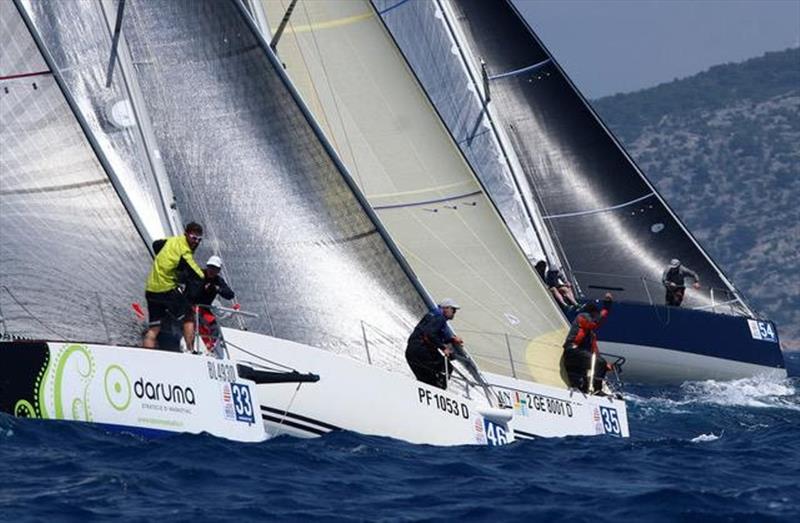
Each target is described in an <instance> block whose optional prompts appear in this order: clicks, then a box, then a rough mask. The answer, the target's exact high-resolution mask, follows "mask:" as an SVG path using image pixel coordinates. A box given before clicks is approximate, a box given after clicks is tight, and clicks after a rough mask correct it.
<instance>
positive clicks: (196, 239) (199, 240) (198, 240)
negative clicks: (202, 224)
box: [189, 234, 203, 242]
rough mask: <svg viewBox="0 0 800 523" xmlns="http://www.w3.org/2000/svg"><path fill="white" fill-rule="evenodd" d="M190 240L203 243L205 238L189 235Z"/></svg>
mask: <svg viewBox="0 0 800 523" xmlns="http://www.w3.org/2000/svg"><path fill="white" fill-rule="evenodd" d="M189 239H190V240H193V241H196V242H201V241H203V237H202V236H198V235H196V234H190V235H189Z"/></svg>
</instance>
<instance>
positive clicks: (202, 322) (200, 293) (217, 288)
mask: <svg viewBox="0 0 800 523" xmlns="http://www.w3.org/2000/svg"><path fill="white" fill-rule="evenodd" d="M221 270H222V258H220V257H219V256H217V255H214V256H211V257H210V258H209V259H208V261H207V262H206V267H205V269H203V273H204V275H205V278H204V279H203V280H196V279H195V280H193V281H192V282H191V284H189V285H188V286H187V294H188V295H189V301H190V302H191V303H193V304H195V305H197V310H196V312H197V315H198V316H197V324H198V326H199V329H200V332H199V334H200V337H201V338H202V340H203V343H205V345H206V348H207V349H208V350H209V351H214V349H215V347H217V341H218V340H220V339H221V335H220V329H219V324H218V323H217V318H216V316H215V315H214V313H213V311H212V310H211V304H212V303H214V300H215V299H216V298H217V295H220V296H222V297H223V298H225V299H226V300H232V299H233V298H234V296H235V295H234V292H233V290H232V289H231V288H230V287H229V286H228V283H227V282H226V281H225V279H224V278H223V277H222V276H220V271H221ZM187 318H189V320H190V321H195V307H194V306H192V307H189V311H188V312H187Z"/></svg>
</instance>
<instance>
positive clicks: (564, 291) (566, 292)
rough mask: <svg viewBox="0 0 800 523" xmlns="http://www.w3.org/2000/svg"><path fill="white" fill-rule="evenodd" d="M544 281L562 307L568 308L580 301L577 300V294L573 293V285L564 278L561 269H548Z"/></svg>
mask: <svg viewBox="0 0 800 523" xmlns="http://www.w3.org/2000/svg"><path fill="white" fill-rule="evenodd" d="M544 281H545V284H546V285H547V287H548V288H549V289H550V292H551V293H553V297H554V298H555V299H556V301H557V302H558V304H559V305H561V308H562V309H565V310H566V309H569V308H570V307H576V306H577V305H578V302H577V301H576V300H575V295H574V294H573V293H572V285H570V284H569V283H567V281H566V280H564V277H563V276H562V275H561V271H559V270H558V269H551V270H549V271H547V275H546V276H545V279H544Z"/></svg>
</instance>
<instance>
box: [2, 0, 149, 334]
mask: <svg viewBox="0 0 800 523" xmlns="http://www.w3.org/2000/svg"><path fill="white" fill-rule="evenodd" d="M0 28H2V30H0V35H2V42H0V47H1V48H2V53H0V121H1V122H2V125H0V143H2V154H0V209H2V212H0V252H2V255H0V316H2V317H3V318H4V320H5V321H4V327H5V329H7V331H8V333H10V334H14V335H21V336H28V337H33V338H43V339H55V340H82V341H90V342H99V343H136V342H137V341H138V340H139V339H140V337H141V331H140V325H139V324H138V323H137V321H136V320H135V317H134V315H133V314H132V312H131V309H130V306H131V303H132V302H134V301H139V300H141V297H142V292H143V289H142V287H143V282H144V278H145V276H146V274H147V269H148V266H149V263H150V260H151V258H150V256H149V253H148V250H147V247H146V244H145V242H144V241H143V238H142V237H141V236H140V235H139V233H138V232H137V230H136V228H135V227H134V226H133V223H132V221H131V217H130V216H129V215H128V213H127V212H126V210H125V208H124V206H123V205H122V202H121V201H120V198H119V196H118V195H117V193H116V192H115V188H114V187H113V186H112V184H111V182H110V180H109V177H108V175H107V173H106V171H104V169H103V167H102V165H101V163H100V162H99V161H98V157H97V156H96V153H95V151H94V150H93V148H92V147H91V145H90V142H89V141H88V140H87V135H86V134H84V131H83V130H82V128H81V126H80V125H79V123H78V121H77V120H76V117H75V114H74V113H73V112H72V109H71V108H70V106H69V105H68V102H67V100H66V99H65V97H64V94H63V93H62V91H61V89H60V87H59V85H58V83H57V82H56V79H55V78H54V76H53V74H52V72H51V71H50V68H49V66H48V64H47V63H46V61H45V60H44V58H43V56H42V54H41V53H40V51H39V49H38V48H37V45H36V43H35V41H34V39H33V37H32V35H31V33H30V31H29V30H28V28H27V27H26V25H25V23H24V21H23V18H22V17H21V15H20V12H19V11H18V10H17V7H16V6H15V4H13V3H11V2H0Z"/></svg>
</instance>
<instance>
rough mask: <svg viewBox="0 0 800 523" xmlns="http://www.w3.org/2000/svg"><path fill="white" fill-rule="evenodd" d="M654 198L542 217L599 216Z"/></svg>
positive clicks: (645, 196) (642, 197) (648, 195)
mask: <svg viewBox="0 0 800 523" xmlns="http://www.w3.org/2000/svg"><path fill="white" fill-rule="evenodd" d="M652 196H655V193H650V194H645V195H644V196H640V197H638V198H636V199H634V200H631V201H629V202H625V203H620V204H619V205H612V206H611V207H605V208H603V209H592V210H591V211H577V212H565V213H564V214H550V215H548V216H542V218H544V219H545V220H552V219H553V218H569V217H571V216H585V215H587V214H598V213H601V212H606V211H613V210H616V209H622V208H623V207H627V206H629V205H633V204H634V203H639V202H640V201H642V200H646V199H648V198H650V197H652Z"/></svg>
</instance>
